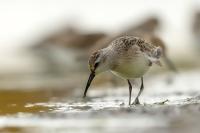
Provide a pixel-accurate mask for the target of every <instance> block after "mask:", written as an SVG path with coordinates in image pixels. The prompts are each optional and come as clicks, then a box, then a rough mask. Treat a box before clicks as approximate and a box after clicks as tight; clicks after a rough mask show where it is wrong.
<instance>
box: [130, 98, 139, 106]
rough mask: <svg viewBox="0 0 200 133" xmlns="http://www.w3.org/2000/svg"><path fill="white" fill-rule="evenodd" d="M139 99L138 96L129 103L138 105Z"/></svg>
mask: <svg viewBox="0 0 200 133" xmlns="http://www.w3.org/2000/svg"><path fill="white" fill-rule="evenodd" d="M139 104H140V101H139V99H138V98H136V99H135V101H134V102H133V103H132V104H131V105H139Z"/></svg>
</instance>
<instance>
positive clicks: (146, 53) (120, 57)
mask: <svg viewBox="0 0 200 133" xmlns="http://www.w3.org/2000/svg"><path fill="white" fill-rule="evenodd" d="M161 54H162V50H161V48H160V47H156V46H155V45H152V44H150V43H147V42H146V41H145V40H143V39H141V38H138V37H134V36H122V37H119V38H117V39H115V40H114V41H112V42H111V43H110V45H109V46H108V47H106V48H104V49H101V50H98V51H96V52H94V53H93V54H92V55H91V56H90V58H89V66H90V70H91V74H90V77H89V79H88V83H87V85H86V89H85V92H84V97H85V96H86V93H87V89H88V88H89V86H90V83H91V82H92V80H93V78H94V77H95V75H97V74H99V73H101V72H104V71H111V72H112V73H113V74H115V75H117V76H119V77H121V78H124V79H127V81H128V84H129V92H130V93H129V94H130V95H129V104H130V101H131V91H132V86H131V83H130V81H129V80H130V79H132V78H141V81H142V84H141V88H140V92H139V93H138V96H137V97H136V100H135V103H136V104H138V103H139V99H138V97H139V96H140V94H141V92H142V90H143V87H144V86H143V75H144V74H145V73H146V72H147V70H148V69H149V68H150V66H151V65H152V63H156V64H159V58H160V56H161Z"/></svg>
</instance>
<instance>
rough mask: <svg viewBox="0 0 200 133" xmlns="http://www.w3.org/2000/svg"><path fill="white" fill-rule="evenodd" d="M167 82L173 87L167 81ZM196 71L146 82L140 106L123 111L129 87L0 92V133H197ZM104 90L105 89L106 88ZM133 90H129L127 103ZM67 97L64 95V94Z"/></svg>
mask: <svg viewBox="0 0 200 133" xmlns="http://www.w3.org/2000/svg"><path fill="white" fill-rule="evenodd" d="M169 79H170V80H171V81H172V82H169ZM199 79H200V73H199V70H197V71H191V72H184V73H179V74H177V75H176V74H172V75H169V74H164V75H162V76H158V77H156V76H155V77H153V78H151V79H146V83H145V91H144V93H143V94H142V95H141V103H142V104H141V105H137V106H135V105H133V106H131V107H130V106H128V105H127V103H128V86H123V87H115V88H111V87H110V88H106V87H103V88H104V89H101V88H98V89H94V87H95V86H92V87H91V88H90V90H89V93H88V98H87V99H82V98H81V96H82V92H83V88H78V89H77V92H78V93H74V95H73V96H69V95H68V94H67V93H66V92H65V90H58V91H57V92H56V91H55V90H54V91H52V92H51V91H50V90H34V91H14V90H9V91H6V90H4V91H1V92H0V99H1V100H0V101H1V105H0V132H1V133H35V132H40V133H66V132H73V133H82V132H87V133H88V132H91V133H100V132H101V133H102V132H109V133H121V132H123V133H130V132H137V133H143V132H149V133H168V132H172V133H188V132H190V133H198V132H199V130H200V120H199V116H200V93H199V90H200V88H199V87H200V83H199ZM105 88H106V89H105ZM137 91H138V89H137V88H134V91H133V95H132V97H133V98H132V99H134V98H135V95H136V93H137ZM65 93H66V94H65Z"/></svg>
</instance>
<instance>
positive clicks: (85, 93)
mask: <svg viewBox="0 0 200 133" xmlns="http://www.w3.org/2000/svg"><path fill="white" fill-rule="evenodd" d="M94 77H95V73H94V72H91V73H90V76H89V79H88V81H87V85H86V87H85V91H84V95H83V98H85V97H86V95H87V91H88V88H89V87H90V84H91V83H92V80H93V79H94Z"/></svg>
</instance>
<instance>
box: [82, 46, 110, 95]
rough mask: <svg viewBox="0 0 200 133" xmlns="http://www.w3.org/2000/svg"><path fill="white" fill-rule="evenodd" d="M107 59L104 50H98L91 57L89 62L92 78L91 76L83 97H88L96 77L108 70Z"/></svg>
mask: <svg viewBox="0 0 200 133" xmlns="http://www.w3.org/2000/svg"><path fill="white" fill-rule="evenodd" d="M106 59H107V57H106V54H105V51H104V50H98V51H96V52H94V53H93V54H92V55H91V56H90V58H89V62H88V64H89V69H90V76H89V79H88V82H87V85H86V88H85V92H84V96H83V97H86V94H87V90H88V88H89V87H90V84H91V83H92V80H93V79H94V77H95V76H96V75H97V74H99V73H101V72H104V71H107V70H108V68H109V65H108V63H107V62H106Z"/></svg>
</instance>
